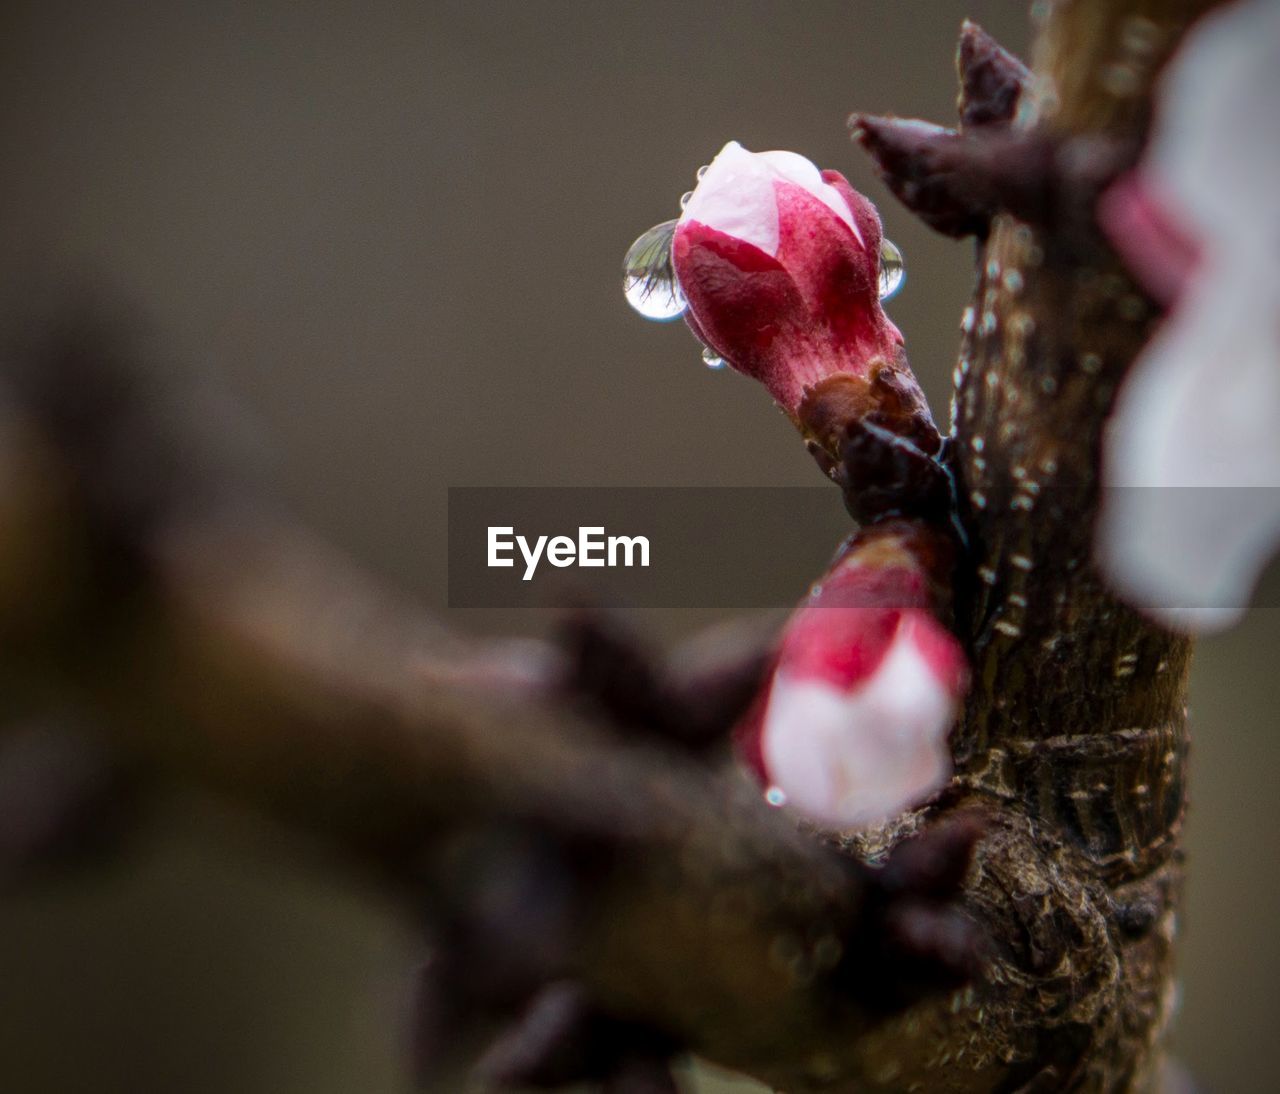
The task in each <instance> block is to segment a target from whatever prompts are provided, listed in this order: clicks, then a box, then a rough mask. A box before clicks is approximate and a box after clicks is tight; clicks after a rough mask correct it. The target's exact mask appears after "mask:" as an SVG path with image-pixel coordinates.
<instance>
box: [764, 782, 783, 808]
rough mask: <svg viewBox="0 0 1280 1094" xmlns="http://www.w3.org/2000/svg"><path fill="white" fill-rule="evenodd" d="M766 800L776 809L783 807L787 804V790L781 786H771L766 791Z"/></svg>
mask: <svg viewBox="0 0 1280 1094" xmlns="http://www.w3.org/2000/svg"><path fill="white" fill-rule="evenodd" d="M764 800H765V801H767V802H768V803H769V804H770V805H772V806H773V807H774V808H775V809H781V808H782V807H783V806H784V805H786V804H787V792H786V791H785V790H783V789H782V787H780V786H771V787H769V789H768V790H766V791H765V792H764Z"/></svg>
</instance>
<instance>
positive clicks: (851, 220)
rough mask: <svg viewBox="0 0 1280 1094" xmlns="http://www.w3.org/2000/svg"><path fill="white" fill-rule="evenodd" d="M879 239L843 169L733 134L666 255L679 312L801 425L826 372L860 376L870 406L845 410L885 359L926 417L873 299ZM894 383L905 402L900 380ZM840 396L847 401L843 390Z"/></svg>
mask: <svg viewBox="0 0 1280 1094" xmlns="http://www.w3.org/2000/svg"><path fill="white" fill-rule="evenodd" d="M881 242H882V234H881V229H880V217H879V215H878V214H877V213H876V210H875V207H874V206H873V205H872V204H871V203H870V202H869V201H868V200H867V199H866V198H864V197H863V196H862V195H861V194H859V193H858V192H857V191H856V190H854V189H853V187H851V186H850V185H849V184H848V182H846V181H845V179H844V176H843V175H840V174H839V173H838V172H835V171H819V170H818V168H817V167H815V166H814V165H813V164H812V163H810V162H809V161H808V160H807V159H805V158H804V157H803V156H799V155H797V154H796V153H794V152H760V153H755V152H748V151H747V150H746V149H745V148H743V147H742V146H741V145H740V144H738V143H737V142H734V141H731V142H730V143H729V144H727V145H725V146H724V148H723V150H722V151H721V152H720V154H719V155H718V156H717V157H716V158H715V160H714V161H713V162H712V164H711V165H710V167H708V168H707V170H706V171H705V173H704V174H703V176H702V178H701V180H700V181H699V182H698V186H697V188H696V189H695V190H694V191H693V194H692V196H691V197H690V199H689V201H688V203H687V204H686V205H685V208H684V212H683V214H682V215H681V217H680V221H679V224H678V225H677V227H676V232H675V239H674V243H673V246H672V257H673V262H674V265H675V271H676V275H677V277H678V278H679V281H680V287H681V289H682V290H683V292H684V295H685V297H686V298H687V299H688V302H689V310H688V313H687V315H686V319H687V321H688V323H689V325H690V326H691V327H692V328H693V331H694V333H695V334H696V335H697V336H698V337H699V338H700V339H702V341H703V342H705V343H706V344H707V345H708V346H709V347H711V349H712V350H714V351H715V352H716V353H717V354H719V355H720V356H721V357H722V358H723V359H724V360H725V361H726V362H727V363H728V364H729V365H731V366H732V367H733V368H735V369H737V371H739V372H742V373H745V374H746V375H747V376H751V377H753V378H755V379H757V380H759V381H760V382H761V383H763V384H764V385H765V387H767V388H768V389H769V392H770V394H772V395H773V397H774V399H776V400H777V401H778V403H779V404H780V405H781V406H782V407H783V409H784V410H786V411H787V413H788V414H789V415H790V416H791V417H792V418H793V419H794V420H796V421H797V422H798V423H799V424H800V425H801V426H802V428H805V431H806V432H812V431H811V430H809V429H807V428H806V425H805V423H806V419H807V418H809V417H810V414H809V413H808V411H809V407H808V406H807V404H808V403H810V402H812V401H813V400H814V399H815V398H820V397H821V395H820V393H821V392H822V391H824V390H826V389H828V388H830V386H831V381H833V380H835V379H836V378H844V379H846V380H848V379H852V380H854V381H857V384H856V388H857V390H858V391H859V392H862V393H863V394H862V395H860V396H859V397H858V398H855V399H854V403H856V404H860V403H863V402H865V403H866V404H867V407H861V405H859V406H856V407H852V409H855V410H857V411H858V412H865V409H867V408H869V407H870V406H871V405H872V404H873V403H874V402H875V401H876V397H875V396H874V395H866V394H865V390H866V388H867V387H868V385H869V384H871V383H872V382H873V381H875V379H876V376H877V374H878V373H879V372H880V370H882V369H883V370H888V371H891V372H894V373H901V374H902V375H903V377H905V379H906V380H908V381H909V385H908V386H909V387H910V388H911V397H910V398H909V399H908V400H907V402H908V403H910V404H911V406H910V411H911V413H913V414H916V413H919V414H923V416H924V417H925V419H927V418H928V411H927V409H926V408H925V407H924V402H923V398H916V397H915V395H916V393H918V391H919V388H918V386H917V385H916V383H915V378H914V377H913V376H911V373H910V370H909V369H908V368H907V365H906V361H905V358H904V357H903V353H902V335H901V334H900V333H899V331H898V328H897V327H895V326H894V325H893V323H891V322H890V321H889V319H888V317H887V316H886V315H885V314H884V311H883V310H882V309H881V307H880V294H879V282H880V250H881ZM890 386H892V387H895V388H896V389H897V390H896V392H895V398H896V399H897V401H898V402H901V401H902V400H901V390H900V389H901V388H902V386H903V384H902V382H900V381H899V382H897V383H896V384H891V385H890ZM841 402H842V406H843V409H844V410H846V411H847V410H849V409H851V404H850V397H849V395H848V392H847V391H846V392H845V394H844V395H843V397H842V399H841ZM899 409H900V408H898V407H897V406H895V408H894V413H898V412H899ZM932 429H933V427H932V423H931V422H930V423H929V425H928V429H927V431H932ZM906 431H907V432H914V430H912V429H908V430H906ZM817 440H818V441H819V443H821V444H824V445H825V443H826V438H824V437H819V438H817Z"/></svg>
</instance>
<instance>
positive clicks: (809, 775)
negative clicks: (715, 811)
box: [761, 629, 956, 829]
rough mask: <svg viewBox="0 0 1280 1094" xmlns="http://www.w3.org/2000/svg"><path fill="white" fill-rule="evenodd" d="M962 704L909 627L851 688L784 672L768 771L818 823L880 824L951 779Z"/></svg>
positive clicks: (769, 738)
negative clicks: (951, 737)
mask: <svg viewBox="0 0 1280 1094" xmlns="http://www.w3.org/2000/svg"><path fill="white" fill-rule="evenodd" d="M955 709H956V708H955V700H954V698H953V696H952V695H951V693H950V692H949V691H948V690H947V688H946V687H945V686H944V684H943V682H942V681H940V680H939V679H938V677H937V675H936V673H935V672H934V671H933V669H932V668H931V667H930V665H929V663H928V661H926V659H925V658H924V657H923V656H922V655H921V653H920V650H919V649H918V648H917V646H916V644H915V642H914V641H913V640H912V639H911V637H910V633H909V630H908V629H903V630H900V631H899V634H898V636H897V637H896V638H895V639H894V643H893V645H892V646H891V647H890V649H889V650H888V652H887V653H886V654H885V656H884V658H883V660H882V661H881V662H880V665H879V666H878V667H877V669H876V671H875V673H874V674H873V675H872V676H871V678H870V679H868V680H867V681H866V682H865V683H864V684H863V685H862V686H861V687H859V688H857V689H856V690H854V691H852V692H849V691H844V690H841V689H840V688H837V687H836V686H835V685H833V684H831V683H829V682H827V681H824V680H812V679H796V678H794V677H793V676H791V675H789V674H788V673H787V672H786V671H785V670H781V671H779V672H778V674H777V675H776V676H775V678H774V682H773V689H772V692H771V694H770V697H769V705H768V709H767V710H766V712H765V720H764V732H763V738H762V741H761V746H762V751H763V756H764V763H765V769H766V770H767V772H768V774H769V778H770V781H771V782H772V783H773V785H775V786H776V787H778V789H780V790H782V791H783V793H785V794H786V797H787V801H788V802H789V803H790V804H791V805H792V806H793V807H794V808H795V809H796V810H798V811H799V812H800V813H802V814H804V815H805V816H807V817H809V818H810V819H811V820H813V821H815V822H817V823H819V824H823V825H826V826H829V827H831V828H835V829H849V828H855V827H861V826H865V825H868V824H874V823H876V822H878V821H882V820H884V819H886V818H887V817H891V816H893V815H895V814H897V813H899V812H901V811H902V810H903V809H906V808H908V807H909V806H911V805H914V804H916V803H917V802H919V801H922V800H923V799H924V798H926V797H927V796H928V795H929V794H930V793H932V792H933V791H934V790H936V789H937V788H938V787H940V786H941V785H942V784H943V783H944V782H945V781H946V779H947V776H948V774H949V772H950V753H949V751H948V749H947V733H948V731H949V730H950V728H951V724H952V721H953V720H954V717H955Z"/></svg>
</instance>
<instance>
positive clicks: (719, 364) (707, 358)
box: [702, 346, 724, 368]
mask: <svg viewBox="0 0 1280 1094" xmlns="http://www.w3.org/2000/svg"><path fill="white" fill-rule="evenodd" d="M702 363H703V364H704V365H706V366H707V368H724V358H723V357H721V356H720V354H718V353H716V351H715V350H713V349H712V348H711V347H710V346H703V347H702Z"/></svg>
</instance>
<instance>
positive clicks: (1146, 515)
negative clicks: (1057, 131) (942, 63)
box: [1097, 0, 1280, 630]
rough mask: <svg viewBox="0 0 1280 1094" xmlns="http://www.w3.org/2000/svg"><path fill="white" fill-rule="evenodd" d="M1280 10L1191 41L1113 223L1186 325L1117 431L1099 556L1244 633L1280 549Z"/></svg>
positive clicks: (1152, 359) (1187, 619)
mask: <svg viewBox="0 0 1280 1094" xmlns="http://www.w3.org/2000/svg"><path fill="white" fill-rule="evenodd" d="M1278 110H1280V6H1277V5H1276V4H1274V3H1272V2H1271V0H1247V2H1244V3H1235V4H1230V5H1226V6H1224V7H1223V8H1221V9H1218V10H1217V11H1215V12H1214V13H1212V14H1211V15H1209V16H1208V17H1206V18H1205V19H1204V20H1203V21H1202V22H1201V23H1200V24H1198V25H1197V26H1195V27H1193V28H1192V30H1191V32H1190V33H1189V34H1188V35H1187V38H1186V39H1185V41H1184V44H1183V45H1182V47H1181V48H1180V50H1179V52H1178V54H1177V55H1176V56H1175V57H1174V59H1173V61H1172V62H1171V63H1170V66H1169V69H1168V71H1167V74H1166V75H1165V77H1164V78H1163V81H1162V84H1161V87H1160V92H1159V95H1158V97H1157V116H1156V124H1155V129H1154V132H1153V134H1152V138H1151V141H1150V144H1149V146H1148V148H1147V150H1146V153H1145V155H1144V158H1143V160H1142V162H1141V163H1140V164H1139V166H1138V168H1137V169H1136V171H1135V172H1134V173H1133V174H1131V175H1129V176H1126V177H1125V178H1123V179H1121V180H1120V181H1119V182H1118V183H1116V184H1115V186H1114V187H1113V188H1112V189H1111V190H1110V191H1108V192H1107V193H1106V194H1105V195H1104V196H1103V198H1102V201H1101V202H1100V204H1099V208H1098V217H1099V221H1100V223H1101V225H1102V227H1103V229H1104V231H1106V232H1107V234H1108V236H1109V237H1110V239H1111V241H1112V242H1113V243H1114V245H1115V246H1116V249H1117V250H1118V251H1119V252H1120V254H1121V256H1122V257H1123V258H1124V259H1125V261H1126V263H1127V264H1128V266H1129V268H1130V270H1131V271H1132V273H1133V274H1134V275H1135V276H1136V277H1137V278H1139V280H1141V281H1142V282H1143V284H1144V285H1145V287H1146V288H1147V290H1148V291H1149V292H1150V293H1151V294H1152V296H1154V297H1155V298H1157V299H1158V300H1160V301H1161V302H1162V303H1164V304H1166V305H1168V307H1169V309H1170V310H1169V314H1168V315H1167V316H1166V317H1165V319H1164V322H1163V323H1162V325H1161V326H1160V328H1159V330H1158V331H1157V332H1156V334H1155V336H1154V337H1153V338H1152V339H1151V341H1150V342H1149V343H1148V345H1147V346H1146V348H1145V350H1144V351H1143V353H1142V354H1141V356H1140V357H1139V358H1138V360H1137V361H1136V362H1135V363H1134V366H1133V368H1132V370H1131V372H1130V374H1129V376H1128V377H1127V378H1126V380H1125V383H1124V385H1123V387H1122V388H1121V390H1120V393H1119V396H1118V398H1117V401H1116V407H1115V411H1114V413H1113V415H1112V418H1111V420H1110V422H1109V424H1108V430H1107V436H1106V446H1105V450H1104V464H1103V480H1104V484H1105V485H1106V487H1107V488H1108V489H1107V490H1106V491H1105V494H1104V505H1103V508H1102V513H1101V518H1100V520H1099V525H1098V539H1097V555H1098V560H1099V563H1100V565H1101V566H1102V569H1103V570H1104V572H1105V573H1106V574H1107V576H1108V577H1109V578H1110V579H1111V581H1112V583H1113V584H1114V586H1115V587H1116V589H1117V590H1118V591H1119V592H1120V593H1121V594H1122V595H1124V596H1126V597H1127V598H1128V599H1129V600H1131V601H1132V602H1133V603H1134V604H1136V605H1137V606H1139V607H1141V608H1142V609H1143V610H1145V611H1146V612H1148V613H1149V614H1151V615H1152V616H1154V617H1155V618H1157V619H1160V620H1162V621H1163V622H1165V623H1167V624H1170V625H1172V626H1175V627H1180V628H1187V629H1193V630H1208V629H1213V628H1217V627H1221V626H1224V625H1227V624H1229V623H1232V622H1234V621H1235V620H1236V619H1237V618H1238V617H1239V616H1240V614H1241V612H1242V611H1243V610H1244V607H1245V605H1246V604H1247V602H1248V598H1249V593H1250V590H1251V589H1252V587H1253V585H1254V583H1255V582H1256V580H1257V577H1258V575H1259V573H1260V572H1261V570H1262V568H1263V566H1264V565H1265V564H1266V562H1267V560H1268V558H1270V557H1271V555H1272V554H1273V552H1274V551H1275V548H1276V545H1277V543H1280V322H1278V321H1277V316H1278V315H1280V201H1278V200H1277V194H1280V142H1277V141H1276V139H1275V136H1274V132H1275V116H1276V112H1277V111H1278Z"/></svg>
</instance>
